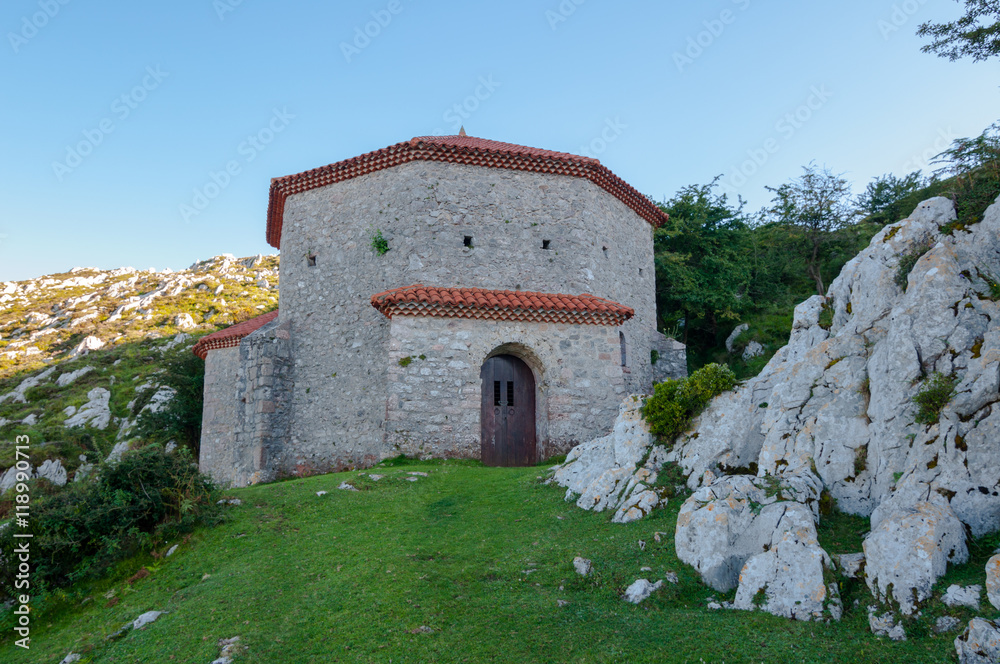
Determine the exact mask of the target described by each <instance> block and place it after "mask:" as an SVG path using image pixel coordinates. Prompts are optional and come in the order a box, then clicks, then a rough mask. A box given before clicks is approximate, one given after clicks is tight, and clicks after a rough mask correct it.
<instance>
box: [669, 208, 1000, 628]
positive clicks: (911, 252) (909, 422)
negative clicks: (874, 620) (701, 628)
mask: <svg viewBox="0 0 1000 664" xmlns="http://www.w3.org/2000/svg"><path fill="white" fill-rule="evenodd" d="M953 220H955V211H954V208H953V205H952V203H951V201H949V200H947V199H944V198H934V199H931V200H928V201H925V202H923V203H921V204H920V205H919V206H918V207H917V209H916V210H915V211H914V213H913V214H912V215H911V216H910V218H909V219H906V220H904V221H902V222H899V223H897V224H892V225H890V226H887V227H886V228H884V229H883V230H882V231H880V232H879V233H878V234H876V235H875V237H874V238H873V239H872V241H871V243H870V244H869V246H868V247H867V248H866V249H865V250H864V251H862V252H861V253H860V254H859V255H858V256H856V257H855V258H854V259H852V260H851V261H849V262H848V263H847V264H846V265H845V267H844V269H843V271H842V272H841V274H840V276H838V277H837V278H836V279H835V280H834V282H833V283H832V284H831V286H830V289H829V291H828V293H827V295H826V297H821V296H813V297H811V298H809V299H808V300H806V301H805V302H803V303H802V304H800V305H799V306H798V307H796V309H795V315H794V322H793V329H792V332H791V336H790V339H789V343H788V345H787V346H785V347H784V348H782V349H781V350H779V351H778V353H777V354H775V356H774V357H773V358H772V359H771V361H770V362H769V363H768V364H767V366H766V367H765V368H764V369H763V370H762V371H761V373H760V374H759V375H758V376H757V377H755V378H753V379H750V380H748V381H746V382H745V383H743V384H742V385H741V386H739V387H738V388H737V389H736V390H735V391H732V392H728V393H725V394H723V395H720V396H719V397H717V398H716V399H714V400H713V401H712V403H711V404H710V405H709V407H708V408H707V409H706V411H705V412H704V413H702V415H701V416H700V417H699V418H698V419H697V420H695V422H694V423H693V426H692V428H691V430H690V431H689V432H687V433H686V434H684V435H682V436H680V437H679V438H678V440H677V441H676V444H675V446H674V448H673V449H672V450H671V451H670V452H669V454H667V455H666V457H665V458H666V459H667V460H668V461H673V462H676V463H677V464H679V465H680V466H681V468H682V469H683V470H684V471H685V473H686V474H687V476H688V485H689V486H690V487H691V488H692V489H695V493H694V495H692V496H691V497H690V498H689V499H688V501H687V503H686V504H685V505H684V507H683V508H682V509H681V516H680V517H679V518H678V523H677V537H676V541H677V549H678V555H679V556H680V557H681V559H682V560H685V561H687V562H689V563H690V564H692V565H694V566H695V568H696V569H698V570H699V571H700V572H701V573H702V575H703V577H704V579H705V581H706V582H707V583H709V585H712V586H713V587H716V588H720V589H721V588H731V587H733V586H734V585H737V584H738V583H741V582H740V581H738V580H739V578H740V576H739V575H740V572H741V571H743V570H744V569H745V566H747V565H750V561H751V560H754V563H753V564H752V565H750V569H749V570H746V573H745V574H744V575H743V576H744V577H745V578H748V579H749V578H753V579H768V578H770V577H769V576H768V570H770V569H774V566H773V565H774V560H773V559H774V558H776V557H779V556H780V555H785V554H784V551H783V550H784V549H786V548H787V547H788V546H789V545H790V544H789V543H790V542H792V541H795V537H794V536H791V535H790V536H789V537H788V538H786V534H787V533H789V532H793V533H804V532H806V530H807V529H806V528H805V526H804V525H799V524H798V523H796V526H795V528H790V527H786V526H785V525H784V524H783V523H782V521H783V519H786V516H783V517H782V518H776V516H775V514H776V513H777V511H778V510H781V513H782V514H783V515H787V514H788V510H792V512H793V513H794V514H796V515H797V518H798V517H801V518H808V519H810V520H811V521H812V522H813V525H815V522H816V521H818V519H819V515H818V511H817V510H815V509H813V506H812V504H811V503H810V502H809V498H808V497H807V496H809V492H806V493H804V494H802V495H800V496H798V497H797V498H793V499H791V501H778V500H775V501H773V502H772V503H765V502H763V501H762V500H761V499H760V498H757V497H754V496H755V495H757V494H756V492H759V491H760V489H761V488H762V486H763V482H778V483H781V484H782V485H785V484H791V483H793V482H799V483H805V484H809V485H810V486H812V488H813V490H814V496H813V497H815V498H818V496H819V494H820V492H826V493H828V494H829V496H830V497H832V498H833V499H835V500H836V501H837V505H838V507H839V509H840V510H842V511H846V512H849V513H853V514H859V515H864V516H871V520H872V532H871V534H870V535H869V536H868V538H867V540H866V541H865V547H864V548H865V555H866V574H867V581H868V583H869V585H870V587H871V588H872V590H873V592H875V593H876V594H877V595H879V596H880V597H883V598H887V599H890V600H891V601H893V602H894V603H898V604H899V606H900V608H901V609H902V610H903V612H904V613H907V612H910V611H912V610H914V608H915V607H916V605H917V604H919V602H921V601H923V600H924V599H926V598H927V597H929V594H930V588H931V586H932V585H933V583H934V581H935V580H936V579H937V578H938V577H939V576H940V575H941V574H943V573H944V571H945V568H946V566H947V563H949V562H952V563H960V562H964V561H965V560H966V559H967V555H968V553H967V550H966V542H965V538H966V528H968V530H969V531H971V533H972V534H973V535H974V536H979V535H982V534H984V533H987V532H991V531H993V530H995V529H996V528H997V527H998V524H1000V464H998V463H996V460H997V459H998V458H1000V406H998V405H997V404H998V402H1000V391H998V390H1000V324H998V320H1000V302H998V301H997V300H998V299H1000V298H998V296H997V288H998V286H997V283H998V281H1000V241H998V238H1000V203H997V204H994V205H993V206H992V207H990V208H989V209H988V210H987V211H986V214H985V215H984V218H983V220H982V221H981V222H980V223H978V224H973V225H969V226H966V227H964V228H961V229H958V230H953V232H950V234H949V231H950V230H951V227H949V226H948V224H949V222H952V221H953ZM918 257H919V258H918ZM904 259H909V260H904ZM914 259H915V262H914ZM910 262H913V267H912V269H910V270H909V272H908V273H906V272H905V266H906V265H907V264H908V263H910ZM901 263H902V264H903V266H904V267H903V268H901V267H900V265H901ZM904 277H905V282H903V281H902V279H903V278H904ZM900 283H905V284H906V287H905V289H904V288H901V287H900V285H898V284H900ZM935 373H940V374H941V375H943V376H946V377H949V378H950V380H951V381H952V383H953V385H954V393H953V395H952V397H951V398H950V400H949V401H948V403H947V405H945V406H944V408H943V409H942V410H941V411H940V413H939V414H937V416H936V419H937V421H936V422H934V423H931V424H928V423H919V422H917V421H916V419H917V417H916V416H917V406H916V405H915V403H914V401H913V398H914V396H916V395H917V394H918V393H920V392H921V390H923V389H926V387H927V385H928V378H929V377H931V376H932V375H933V374H935ZM922 419H924V420H925V421H928V422H929V421H933V419H935V418H934V417H933V416H932V417H926V418H922ZM748 472H749V473H752V474H754V475H756V477H752V476H748V475H737V474H736V473H748ZM786 502H788V503H789V504H797V505H798V507H794V509H793V508H791V507H787V508H786V507H785V503H786ZM779 542H786V544H785V545H783V546H782V551H779V552H775V551H774V547H775V546H776V545H778V544H779ZM765 543H766V544H767V545H768V548H767V550H766V553H767V554H770V555H768V556H767V557H766V558H757V556H760V555H762V554H764V553H765V551H764V550H763V549H764V544H765ZM797 546H799V545H797ZM809 546H811V545H808V546H807V545H802V546H800V548H802V547H804V548H803V549H802V550H803V551H808V550H810V549H809ZM817 548H818V545H817ZM813 553H814V555H812V556H804V557H803V558H802V559H803V560H806V559H809V560H817V561H818V560H820V559H823V560H824V561H825V560H827V558H826V557H825V554H823V555H819V553H818V552H813ZM810 564H812V563H810ZM785 574H786V575H787V572H785ZM814 576H815V575H814ZM753 583H754V584H757V583H759V581H758V580H754V581H753ZM774 583H775V580H774V579H771V580H770V581H769V584H770V585H769V586H768V587H769V588H770V587H772V586H773V585H774ZM890 586H891V591H890V590H889V588H890ZM810 587H815V588H819V587H820V586H819V585H818V584H815V583H812V584H810ZM750 588H751V586H750V585H748V586H747V589H746V590H745V591H742V594H738V595H737V597H738V598H740V597H745V596H746V594H747V593H748V592H749V590H750ZM739 592H740V591H738V593H739ZM765 593H766V591H765ZM755 594H756V591H755ZM770 603H771V599H770V597H768V605H770ZM758 604H760V598H759V597H758ZM770 608H771V607H770V606H769V610H770Z"/></svg>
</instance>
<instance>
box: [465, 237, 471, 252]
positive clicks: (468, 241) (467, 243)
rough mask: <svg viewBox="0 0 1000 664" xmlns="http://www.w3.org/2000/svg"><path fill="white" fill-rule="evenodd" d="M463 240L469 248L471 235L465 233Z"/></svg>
mask: <svg viewBox="0 0 1000 664" xmlns="http://www.w3.org/2000/svg"><path fill="white" fill-rule="evenodd" d="M464 242H465V246H467V247H468V248H469V249H472V236H471V235H466V236H465V240H464Z"/></svg>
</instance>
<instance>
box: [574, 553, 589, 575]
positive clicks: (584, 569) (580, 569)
mask: <svg viewBox="0 0 1000 664" xmlns="http://www.w3.org/2000/svg"><path fill="white" fill-rule="evenodd" d="M592 568H593V564H592V563H591V562H590V560H588V559H587V558H581V557H580V556H577V557H576V558H574V559H573V569H575V570H576V573H577V574H579V575H580V576H587V575H588V574H590V570H591V569H592Z"/></svg>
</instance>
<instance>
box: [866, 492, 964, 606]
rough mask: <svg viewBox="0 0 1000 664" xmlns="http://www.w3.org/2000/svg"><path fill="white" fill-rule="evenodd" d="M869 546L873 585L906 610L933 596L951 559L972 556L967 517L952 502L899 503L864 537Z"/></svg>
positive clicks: (885, 598) (868, 579) (961, 560)
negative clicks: (967, 539) (965, 523)
mask: <svg viewBox="0 0 1000 664" xmlns="http://www.w3.org/2000/svg"><path fill="white" fill-rule="evenodd" d="M942 502H943V501H942ZM864 550H865V560H866V563H865V569H866V572H867V574H866V578H865V581H866V582H867V584H868V588H869V589H871V591H872V593H873V594H874V595H875V596H876V597H878V598H879V599H881V600H883V601H890V600H893V601H895V602H897V603H898V604H899V608H900V610H901V611H902V612H903V613H904V614H906V615H909V614H911V613H913V612H914V611H915V610H916V608H917V603H919V602H923V601H924V600H926V599H928V598H929V597H930V596H931V587H932V586H933V585H934V582H935V581H936V580H937V579H938V577H940V576H941V575H943V574H944V573H945V570H946V569H947V566H948V563H949V562H951V563H959V564H960V563H964V562H966V561H967V560H968V559H969V552H968V549H967V548H966V545H965V528H964V526H963V525H962V522H961V521H959V520H958V517H956V516H955V514H954V512H952V510H951V508H950V507H948V505H947V504H944V505H941V504H934V503H930V502H919V503H917V504H916V505H914V506H913V507H912V508H898V509H897V510H896V511H895V512H893V513H892V514H891V515H890V516H889V517H887V518H885V519H883V520H882V522H881V523H880V524H879V525H878V527H876V528H875V529H874V530H873V531H872V533H871V534H870V535H869V536H868V537H867V538H865V541H864Z"/></svg>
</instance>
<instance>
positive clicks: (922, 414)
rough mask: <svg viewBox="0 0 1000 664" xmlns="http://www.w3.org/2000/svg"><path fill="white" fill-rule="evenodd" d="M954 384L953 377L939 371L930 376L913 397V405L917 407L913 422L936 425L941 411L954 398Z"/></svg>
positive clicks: (955, 380)
mask: <svg viewBox="0 0 1000 664" xmlns="http://www.w3.org/2000/svg"><path fill="white" fill-rule="evenodd" d="M956 382H958V381H957V379H956V378H955V377H954V376H945V375H944V374H943V373H941V372H940V371H935V372H934V373H933V374H931V377H930V378H928V379H927V380H926V381H925V382H924V386H923V388H921V390H920V392H918V393H917V396H915V397H913V403H915V404H917V406H918V408H917V415H916V417H914V418H913V420H914V421H915V422H917V423H918V424H937V422H938V418H939V417H940V416H941V410H942V409H943V408H944V407H945V406H947V405H948V402H950V401H951V399H952V397H954V396H955V383H956Z"/></svg>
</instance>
